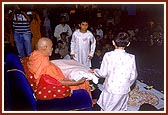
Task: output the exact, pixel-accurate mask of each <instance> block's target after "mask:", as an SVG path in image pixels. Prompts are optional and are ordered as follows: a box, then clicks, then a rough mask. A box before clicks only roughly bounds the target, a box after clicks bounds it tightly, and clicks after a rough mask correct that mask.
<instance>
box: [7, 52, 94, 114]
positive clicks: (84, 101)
mask: <svg viewBox="0 0 168 115" xmlns="http://www.w3.org/2000/svg"><path fill="white" fill-rule="evenodd" d="M4 67H5V68H4V70H5V72H4V74H5V87H4V88H5V90H4V97H5V101H4V106H5V108H4V109H5V111H68V110H85V111H91V110H92V101H91V99H90V96H89V94H88V92H87V91H85V90H83V89H80V90H74V91H73V95H72V96H70V97H66V98H56V99H51V100H37V99H36V98H35V96H34V92H33V90H32V87H31V86H30V84H29V82H28V79H27V78H26V76H25V72H24V68H23V66H22V64H21V62H20V59H19V57H18V56H17V55H16V54H14V53H9V54H6V55H5V65H4Z"/></svg>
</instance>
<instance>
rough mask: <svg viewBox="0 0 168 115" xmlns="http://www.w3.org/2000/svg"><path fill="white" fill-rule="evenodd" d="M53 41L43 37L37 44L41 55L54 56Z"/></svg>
mask: <svg viewBox="0 0 168 115" xmlns="http://www.w3.org/2000/svg"><path fill="white" fill-rule="evenodd" d="M52 45H53V43H52V41H51V40H50V39H49V38H45V37H42V38H40V39H39V40H38V42H37V46H36V47H37V50H39V51H40V52H41V53H43V54H44V55H46V56H51V55H52V51H53V48H52Z"/></svg>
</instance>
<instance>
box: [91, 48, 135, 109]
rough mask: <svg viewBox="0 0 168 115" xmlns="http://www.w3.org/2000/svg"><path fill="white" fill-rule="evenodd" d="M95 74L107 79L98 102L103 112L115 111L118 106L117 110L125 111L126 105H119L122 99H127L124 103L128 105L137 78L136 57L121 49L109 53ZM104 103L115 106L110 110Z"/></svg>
mask: <svg viewBox="0 0 168 115" xmlns="http://www.w3.org/2000/svg"><path fill="white" fill-rule="evenodd" d="M94 73H95V75H96V76H98V77H103V78H105V81H104V84H103V87H104V89H103V91H102V94H101V95H100V98H99V100H98V104H99V105H100V106H101V107H102V108H103V110H115V108H116V105H117V106H118V107H117V109H116V110H125V109H126V107H123V105H124V106H125V104H119V103H121V100H120V99H121V98H120V97H122V98H123V99H124V98H125V100H124V101H123V103H127V100H128V95H127V94H128V92H129V91H130V86H131V85H132V84H133V83H134V82H135V80H136V78H137V69H136V62H135V56H134V55H132V54H129V53H126V52H125V50H119V49H115V50H114V51H111V52H107V53H106V54H105V55H104V57H103V60H102V64H101V67H100V69H95V72H94ZM116 96H119V98H118V99H117V97H116ZM107 98H111V100H109V99H108V100H107ZM113 98H115V101H113V100H114V99H113ZM104 103H106V104H107V105H111V104H113V106H111V108H109V106H104ZM113 107H115V108H113Z"/></svg>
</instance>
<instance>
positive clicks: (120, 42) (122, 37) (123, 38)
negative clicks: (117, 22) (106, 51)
mask: <svg viewBox="0 0 168 115" xmlns="http://www.w3.org/2000/svg"><path fill="white" fill-rule="evenodd" d="M114 42H115V44H116V46H118V47H127V45H128V43H129V42H130V41H129V35H128V34H127V33H126V32H119V33H118V34H117V36H116V37H114Z"/></svg>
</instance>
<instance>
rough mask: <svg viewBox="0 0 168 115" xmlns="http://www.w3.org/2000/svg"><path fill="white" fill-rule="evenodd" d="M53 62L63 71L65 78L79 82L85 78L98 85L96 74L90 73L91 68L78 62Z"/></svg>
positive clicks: (60, 60) (61, 60)
mask: <svg viewBox="0 0 168 115" xmlns="http://www.w3.org/2000/svg"><path fill="white" fill-rule="evenodd" d="M51 62H52V63H54V64H55V65H57V66H58V67H59V68H60V69H61V70H62V72H63V74H64V75H65V77H66V78H68V79H70V80H75V81H78V80H79V79H81V78H82V77H85V78H87V79H88V80H92V81H93V82H94V83H95V84H97V83H98V78H97V77H96V76H95V75H94V74H92V73H89V71H88V70H89V68H88V67H86V66H84V65H82V64H80V63H79V62H77V61H74V60H66V59H57V60H52V61H51Z"/></svg>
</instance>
